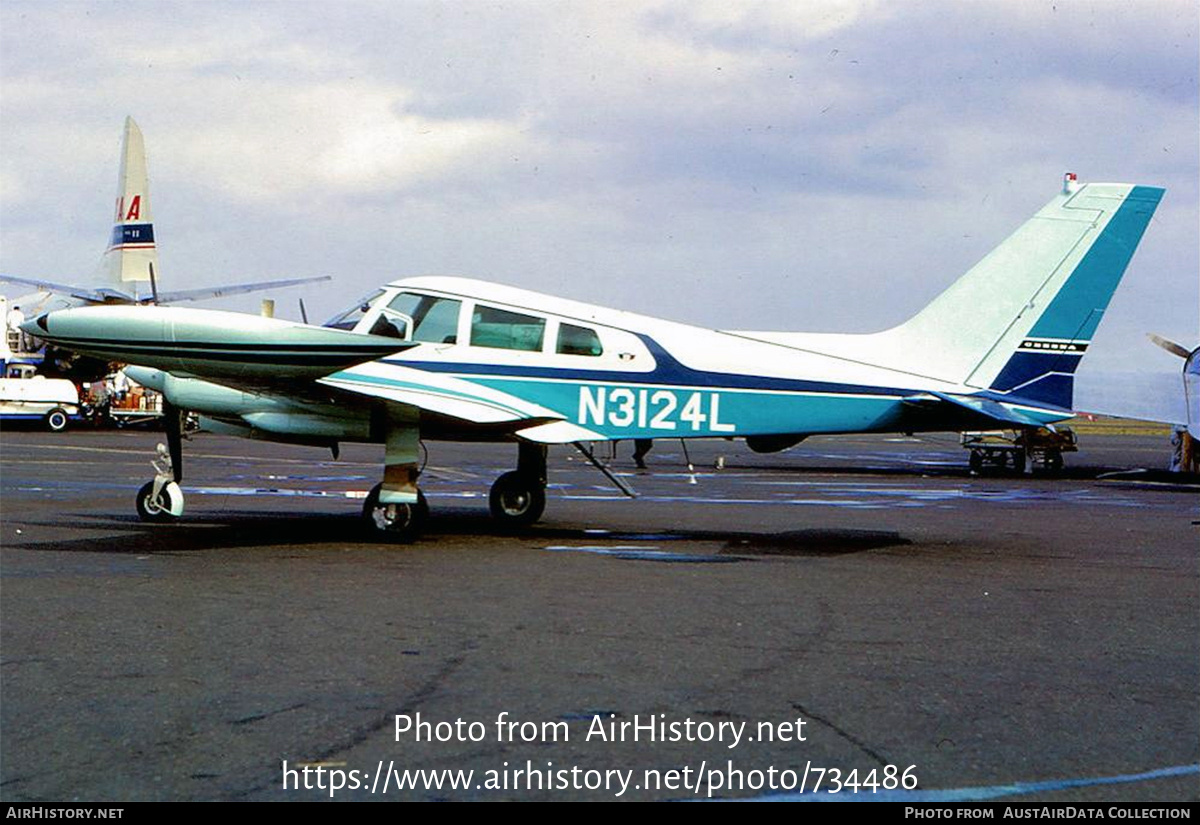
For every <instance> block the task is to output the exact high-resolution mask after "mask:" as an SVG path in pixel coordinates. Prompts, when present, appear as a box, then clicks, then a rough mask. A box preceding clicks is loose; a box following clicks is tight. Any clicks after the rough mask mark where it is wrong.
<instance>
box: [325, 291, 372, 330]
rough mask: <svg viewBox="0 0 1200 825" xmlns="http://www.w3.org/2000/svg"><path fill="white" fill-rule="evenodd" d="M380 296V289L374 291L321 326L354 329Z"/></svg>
mask: <svg viewBox="0 0 1200 825" xmlns="http://www.w3.org/2000/svg"><path fill="white" fill-rule="evenodd" d="M382 294H383V290H382V289H377V290H375V291H374V292H372V293H371V294H370V295H367V296H366V297H363V298H360V299H358V300H357V301H355V302H354V304H353V305H352V306H351V307H350V308H349V309H347V310H344V311H343V312H339V313H338V314H337V315H335V316H333V317H332V318H330V319H329V320H328V321H326V322H325V323H324V324H322V325H321V326H324V327H333V328H334V329H354V328H355V327H356V326H358V322H359V321H361V320H362V319H363V316H364V315H366V314H367V312H368V311H369V310H370V309H371V304H373V303H375V300H376V299H377V298H379V296H380V295H382Z"/></svg>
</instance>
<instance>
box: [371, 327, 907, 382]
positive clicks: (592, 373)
mask: <svg viewBox="0 0 1200 825" xmlns="http://www.w3.org/2000/svg"><path fill="white" fill-rule="evenodd" d="M638 338H640V339H641V340H642V343H644V344H645V345H646V348H647V349H649V350H650V353H651V354H652V355H653V356H654V360H655V367H654V370H653V371H651V372H634V373H630V372H617V371H614V370H581V369H575V368H573V367H529V366H513V365H500V364H461V363H447V362H444V361H409V360H404V359H399V358H394V359H391V358H389V359H384V363H388V364H395V365H396V366H401V367H412V368H413V369H420V370H426V371H428V372H443V373H472V374H476V375H503V376H509V377H514V378H554V379H566V380H569V381H608V382H615V383H620V384H665V385H667V386H680V385H682V386H689V387H713V388H718V389H746V390H780V391H784V392H827V393H836V394H839V395H840V394H852V395H885V396H896V397H903V396H906V395H912V394H914V393H917V392H921V391H922V390H920V389H913V388H903V387H878V386H870V385H864V384H836V383H832V382H829V381H806V380H803V379H797V378H772V377H767V376H762V375H746V374H743V373H729V372H709V371H707V370H696V369H692V368H691V367H688V366H685V365H684V364H681V363H680V362H679V361H678V360H677V359H676V358H675V357H674V356H673V355H671V354H670V353H669V352H667V351H666V350H665V349H663V348H662V346H661V345H660V344H659V343H658V342H657V341H655V340H654V339H653V338H650V337H649V336H648V335H643V334H638Z"/></svg>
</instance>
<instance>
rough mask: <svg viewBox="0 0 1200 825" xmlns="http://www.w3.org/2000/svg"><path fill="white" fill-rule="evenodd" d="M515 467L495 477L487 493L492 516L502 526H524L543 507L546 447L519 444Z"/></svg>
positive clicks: (544, 500)
mask: <svg viewBox="0 0 1200 825" xmlns="http://www.w3.org/2000/svg"><path fill="white" fill-rule="evenodd" d="M517 449H518V452H517V469H515V470H513V471H512V472H508V473H505V474H504V475H502V476H500V478H498V479H496V483H495V484H493V485H492V491H491V493H490V494H489V495H488V508H489V509H490V510H491V512H492V518H494V519H496V521H497V522H499V524H500V526H501V527H504V528H509V529H513V528H518V527H527V526H528V525H530V524H533V523H534V522H535V521H537V520H538V519H540V518H541V517H542V513H543V512H544V511H545V510H546V447H545V446H544V445H542V444H529V443H526V442H524V441H522V442H520V444H519V445H518V448H517Z"/></svg>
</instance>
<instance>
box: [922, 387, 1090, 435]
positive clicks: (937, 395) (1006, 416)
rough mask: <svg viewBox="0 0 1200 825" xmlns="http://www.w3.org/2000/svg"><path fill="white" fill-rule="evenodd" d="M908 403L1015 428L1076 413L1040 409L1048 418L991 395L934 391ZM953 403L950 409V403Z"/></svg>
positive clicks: (1043, 424) (1042, 423) (1062, 418)
mask: <svg viewBox="0 0 1200 825" xmlns="http://www.w3.org/2000/svg"><path fill="white" fill-rule="evenodd" d="M904 403H905V404H908V405H910V406H912V407H916V408H918V409H921V410H923V411H925V412H932V411H933V410H935V409H937V408H942V409H941V411H950V412H958V413H960V414H961V413H962V412H964V411H965V412H966V413H968V414H969V415H970V416H972V417H977V418H978V422H977V423H978V424H980V425H986V424H1003V425H1007V426H1015V427H1044V426H1046V424H1047V423H1052V422H1053V421H1055V420H1058V421H1062V420H1065V419H1067V418H1070V417H1071V415H1072V413H1070V412H1068V411H1066V410H1040V411H1041V412H1042V413H1043V414H1044V415H1046V416H1047V417H1045V418H1035V417H1034V416H1032V415H1028V414H1026V413H1024V412H1021V411H1018V410H1014V409H1012V407H1011V406H1008V405H1005V404H1001V403H1000V402H998V401H992V400H991V399H989V398H979V397H977V396H969V395H952V394H950V393H944V392H930V393H923V394H921V395H914V396H910V397H908V398H905V399H904ZM948 405H949V410H947V409H946V408H947V406H948Z"/></svg>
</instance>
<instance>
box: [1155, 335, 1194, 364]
mask: <svg viewBox="0 0 1200 825" xmlns="http://www.w3.org/2000/svg"><path fill="white" fill-rule="evenodd" d="M1146 335H1147V337H1148V338H1149V339H1150V340H1151V341H1153V342H1154V343H1156V344H1158V345H1159V346H1160V347H1162V348H1163V349H1165V350H1166V351H1167V352H1169V353H1171V354H1172V355H1178V356H1179V357H1180V358H1187V357H1188V356H1189V355H1191V354H1192V353H1191V350H1188V349H1186V348H1185V347H1182V346H1180V345H1179V344H1176V343H1175V342H1174V341H1168V340H1167V339H1166V338H1163V337H1162V336H1161V335H1155V334H1154V333H1153V332H1149V333H1146Z"/></svg>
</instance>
